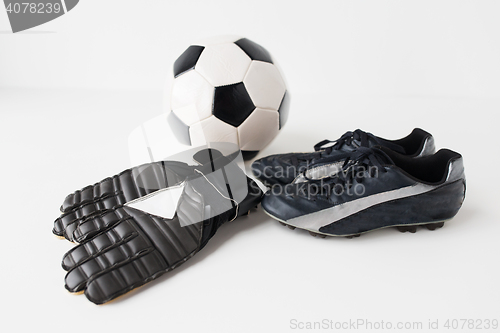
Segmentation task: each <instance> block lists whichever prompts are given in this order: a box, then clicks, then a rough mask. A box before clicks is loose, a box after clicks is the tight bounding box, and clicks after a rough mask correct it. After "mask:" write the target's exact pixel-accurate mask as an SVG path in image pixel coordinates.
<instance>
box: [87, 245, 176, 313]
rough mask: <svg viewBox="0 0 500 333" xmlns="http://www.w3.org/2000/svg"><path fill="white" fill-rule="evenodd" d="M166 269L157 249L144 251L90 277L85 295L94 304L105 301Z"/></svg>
mask: <svg viewBox="0 0 500 333" xmlns="http://www.w3.org/2000/svg"><path fill="white" fill-rule="evenodd" d="M166 271H167V270H166V269H165V261H164V260H163V257H162V256H161V255H160V254H159V253H158V251H156V250H154V251H152V252H147V253H146V252H144V253H141V255H140V256H138V257H136V258H135V259H133V260H132V261H129V262H125V263H123V264H122V265H118V266H116V267H113V269H111V270H109V271H106V272H104V273H103V274H100V275H97V276H94V277H92V278H91V279H90V280H89V282H88V283H87V288H86V289H85V296H87V298H88V299H89V300H90V301H91V302H93V303H95V304H102V303H106V302H108V301H110V300H112V299H114V298H116V297H118V296H120V295H123V294H125V293H127V292H129V291H131V290H132V289H134V288H137V287H140V286H142V285H143V284H145V283H147V282H149V281H151V280H153V279H155V278H157V277H158V276H160V275H161V274H163V273H165V272H166Z"/></svg>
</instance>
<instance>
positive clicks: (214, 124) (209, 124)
mask: <svg viewBox="0 0 500 333" xmlns="http://www.w3.org/2000/svg"><path fill="white" fill-rule="evenodd" d="M189 135H190V136H191V144H192V145H193V146H201V145H205V144H208V143H210V142H230V143H234V144H238V132H237V130H236V128H235V127H233V126H231V125H229V124H226V123H225V122H223V121H222V120H220V119H218V118H215V117H214V116H211V117H209V118H207V119H205V120H202V121H200V122H198V123H195V124H193V125H191V127H190V128H189Z"/></svg>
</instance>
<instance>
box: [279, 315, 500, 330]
mask: <svg viewBox="0 0 500 333" xmlns="http://www.w3.org/2000/svg"><path fill="white" fill-rule="evenodd" d="M288 327H289V328H290V329H292V330H298V331H300V330H306V331H307V330H325V331H340V330H342V331H346V330H353V331H355V330H375V331H376V330H381V331H384V330H412V331H415V330H469V331H470V330H490V331H494V330H498V328H499V326H498V319H490V318H482V319H479V318H477V319H472V318H468V319H466V318H462V319H444V320H443V319H428V320H422V321H390V320H370V319H364V318H358V319H349V320H343V321H342V320H332V319H326V318H325V319H322V320H319V321H303V320H298V319H290V322H289V326H288Z"/></svg>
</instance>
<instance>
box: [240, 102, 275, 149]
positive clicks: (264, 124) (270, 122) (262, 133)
mask: <svg viewBox="0 0 500 333" xmlns="http://www.w3.org/2000/svg"><path fill="white" fill-rule="evenodd" d="M278 131H279V114H278V111H272V110H264V109H259V108H256V109H255V110H254V111H253V112H252V114H250V116H248V118H247V119H246V120H245V121H244V122H243V123H242V124H241V125H240V126H239V127H238V137H239V142H240V148H241V149H242V150H261V149H262V148H264V147H265V146H267V145H268V144H269V142H271V140H272V139H274V137H275V136H276V135H277V134H278Z"/></svg>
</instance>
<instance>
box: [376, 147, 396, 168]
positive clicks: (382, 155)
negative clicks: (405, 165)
mask: <svg viewBox="0 0 500 333" xmlns="http://www.w3.org/2000/svg"><path fill="white" fill-rule="evenodd" d="M371 150H372V151H373V154H375V155H376V156H377V158H378V160H379V161H380V162H382V164H386V165H394V161H393V160H392V158H391V157H390V156H389V155H388V154H387V153H388V152H389V153H391V149H389V148H386V147H377V148H372V149H371Z"/></svg>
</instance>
